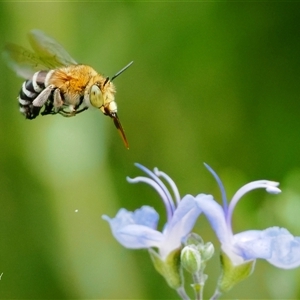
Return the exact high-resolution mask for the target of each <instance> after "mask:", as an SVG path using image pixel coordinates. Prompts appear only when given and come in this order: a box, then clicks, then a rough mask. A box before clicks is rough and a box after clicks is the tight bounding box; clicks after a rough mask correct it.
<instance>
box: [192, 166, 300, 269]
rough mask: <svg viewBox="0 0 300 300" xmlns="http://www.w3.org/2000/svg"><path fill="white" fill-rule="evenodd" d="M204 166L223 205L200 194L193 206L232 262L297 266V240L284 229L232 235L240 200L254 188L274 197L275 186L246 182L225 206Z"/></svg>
mask: <svg viewBox="0 0 300 300" xmlns="http://www.w3.org/2000/svg"><path fill="white" fill-rule="evenodd" d="M205 166H206V168H207V169H208V170H209V171H210V172H211V173H212V175H213V176H214V178H215V179H216V181H217V183H218V185H219V187H220V189H221V194H222V198H223V206H221V205H220V204H218V203H217V202H216V201H215V200H214V199H212V198H208V197H202V195H201V194H200V195H199V196H197V197H196V199H197V203H198V205H199V208H200V209H201V210H202V212H203V213H204V214H205V216H206V217H207V219H208V220H209V222H210V224H211V226H212V228H213V230H214V231H215V233H216V235H217V237H218V239H219V241H220V242H221V245H222V250H223V251H224V252H225V253H226V254H227V256H228V257H229V258H230V260H231V261H232V263H233V264H234V265H239V264H242V263H244V262H245V261H250V260H255V259H257V258H261V259H265V260H267V261H268V262H269V263H270V264H272V265H274V266H276V267H278V268H282V269H291V268H296V267H298V266H300V237H294V236H293V235H292V234H291V233H290V232H289V231H288V230H287V229H285V228H279V227H270V228H267V229H265V230H247V231H244V232H240V233H238V234H233V232H232V226H231V220H232V213H233V211H234V208H235V206H236V204H237V203H238V201H239V200H240V199H241V197H242V196H243V195H245V194H246V193H248V192H250V191H251V190H254V189H258V188H264V189H265V190H266V191H267V192H269V193H273V194H278V193H280V192H281V191H280V189H279V188H278V187H277V186H278V185H279V184H278V183H277V182H273V181H268V180H259V181H254V182H250V183H248V184H246V185H244V186H243V187H242V188H240V189H239V190H238V191H237V192H236V194H235V195H234V196H233V198H232V200H231V201H230V203H229V205H227V199H226V195H225V190H224V187H223V184H222V182H221V180H220V178H219V177H218V175H217V174H216V173H215V172H214V171H213V170H212V169H211V168H210V167H209V166H208V165H206V164H205Z"/></svg>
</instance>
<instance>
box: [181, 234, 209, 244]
mask: <svg viewBox="0 0 300 300" xmlns="http://www.w3.org/2000/svg"><path fill="white" fill-rule="evenodd" d="M184 244H185V245H186V246H188V245H195V246H198V245H199V246H201V245H204V241H203V239H202V237H201V236H200V235H198V234H197V233H194V232H192V233H190V234H189V235H188V236H187V237H186V239H185V242H184Z"/></svg>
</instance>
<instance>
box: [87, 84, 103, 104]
mask: <svg viewBox="0 0 300 300" xmlns="http://www.w3.org/2000/svg"><path fill="white" fill-rule="evenodd" d="M90 102H91V104H92V105H93V106H94V107H97V108H100V107H101V106H103V104H104V100H103V95H102V92H101V90H100V88H99V87H98V86H97V85H95V84H94V85H92V87H91V90H90Z"/></svg>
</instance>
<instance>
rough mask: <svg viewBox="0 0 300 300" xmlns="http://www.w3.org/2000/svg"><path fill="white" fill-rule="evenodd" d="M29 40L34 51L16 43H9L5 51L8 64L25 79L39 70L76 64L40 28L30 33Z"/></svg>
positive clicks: (4, 54)
mask: <svg viewBox="0 0 300 300" xmlns="http://www.w3.org/2000/svg"><path fill="white" fill-rule="evenodd" d="M29 42H30V44H31V46H32V48H33V50H34V52H33V51H30V50H28V49H26V48H24V47H22V46H18V45H16V44H7V45H6V46H5V48H4V52H3V56H4V58H5V60H6V61H7V63H8V65H9V66H10V67H11V68H12V69H13V70H14V71H15V72H16V73H17V74H18V75H19V76H21V77H23V78H25V79H30V78H31V77H32V76H33V74H34V73H35V72H36V71H38V70H50V69H55V68H58V67H62V66H67V65H71V64H76V61H75V60H74V59H73V58H72V57H71V56H70V55H69V54H68V52H67V51H66V50H65V49H64V48H63V47H62V46H61V45H60V44H58V43H57V42H56V41H55V40H54V39H52V38H50V37H48V36H47V35H45V34H44V33H43V32H42V31H40V30H37V29H35V30H32V31H31V32H30V33H29Z"/></svg>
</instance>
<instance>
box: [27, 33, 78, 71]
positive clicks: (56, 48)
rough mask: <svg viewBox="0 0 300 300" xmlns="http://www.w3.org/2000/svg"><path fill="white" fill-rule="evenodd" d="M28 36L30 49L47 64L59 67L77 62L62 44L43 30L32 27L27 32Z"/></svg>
mask: <svg viewBox="0 0 300 300" xmlns="http://www.w3.org/2000/svg"><path fill="white" fill-rule="evenodd" d="M28 38H29V42H30V44H31V47H32V49H33V50H34V51H35V53H36V54H37V55H38V56H39V57H40V58H41V59H42V60H43V61H45V62H46V63H47V65H53V67H61V66H68V65H76V64H77V63H76V61H75V60H74V59H73V58H72V57H71V56H70V54H69V53H68V52H67V51H66V50H65V49H64V48H63V46H62V45H60V44H59V43H58V42H57V41H56V40H54V39H53V38H51V37H49V36H47V35H46V34H45V33H44V32H43V31H41V30H38V29H33V30H31V31H30V32H29V34H28ZM53 67H52V68H53Z"/></svg>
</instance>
